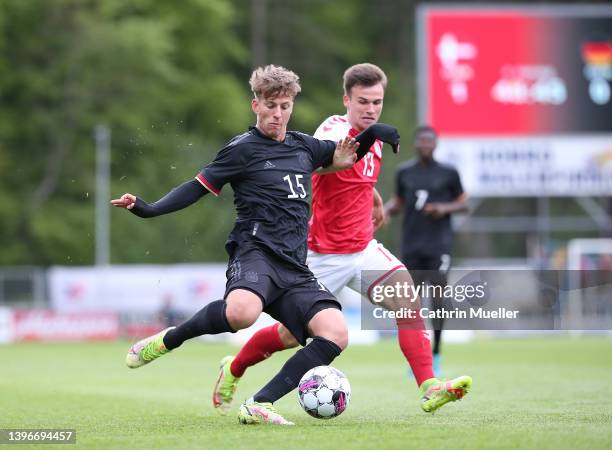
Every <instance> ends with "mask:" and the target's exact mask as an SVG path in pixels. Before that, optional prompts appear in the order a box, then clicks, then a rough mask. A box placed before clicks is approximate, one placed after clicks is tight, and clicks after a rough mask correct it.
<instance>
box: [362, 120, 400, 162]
mask: <svg viewBox="0 0 612 450" xmlns="http://www.w3.org/2000/svg"><path fill="white" fill-rule="evenodd" d="M376 139H379V140H381V141H383V142H385V143H387V144H389V145H390V146H391V148H392V149H393V153H398V152H399V144H400V135H399V133H398V131H397V128H395V127H392V126H391V125H387V124H386V123H375V124H374V125H370V126H369V127H368V128H366V129H365V130H363V131H362V132H361V133H359V134H358V135H357V136H356V137H355V140H356V141H357V142H359V149H358V150H357V161H359V160H360V159H361V158H363V157H364V156H365V155H366V153H368V152H369V151H370V147H372V145H373V144H374V142H376Z"/></svg>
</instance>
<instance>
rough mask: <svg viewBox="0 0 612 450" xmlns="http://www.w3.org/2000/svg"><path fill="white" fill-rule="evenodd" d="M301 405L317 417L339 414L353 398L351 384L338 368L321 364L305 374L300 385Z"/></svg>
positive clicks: (330, 416) (329, 416)
mask: <svg viewBox="0 0 612 450" xmlns="http://www.w3.org/2000/svg"><path fill="white" fill-rule="evenodd" d="M298 398H299V401H300V405H301V406H302V408H304V411H306V412H307V413H308V414H310V415H311V416H312V417H316V418H317V419H331V418H333V417H336V416H339V415H340V414H342V412H343V411H344V410H345V409H346V408H347V407H348V405H349V402H350V400H351V385H350V384H349V381H348V379H347V378H346V377H345V376H344V374H343V373H342V372H340V371H339V370H338V369H334V368H333V367H330V366H319V367H315V368H314V369H310V370H309V371H308V372H306V373H305V374H304V376H303V377H302V379H301V380H300V384H299V385H298Z"/></svg>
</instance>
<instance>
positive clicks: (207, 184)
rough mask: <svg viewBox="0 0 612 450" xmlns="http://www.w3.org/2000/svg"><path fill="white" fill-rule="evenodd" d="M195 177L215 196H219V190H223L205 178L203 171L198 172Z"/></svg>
mask: <svg viewBox="0 0 612 450" xmlns="http://www.w3.org/2000/svg"><path fill="white" fill-rule="evenodd" d="M195 178H196V180H198V181H199V182H200V184H201V185H202V186H204V187H205V188H206V189H208V190H209V191H210V193H211V194H212V195H214V196H215V197H218V196H219V192H221V191H220V190H219V189H215V187H214V186H213V185H212V184H211V183H210V181H208V180H207V179H206V178H204V176H203V175H202V174H201V173H199V174H197V175H196V177H195Z"/></svg>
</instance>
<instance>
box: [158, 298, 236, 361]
mask: <svg viewBox="0 0 612 450" xmlns="http://www.w3.org/2000/svg"><path fill="white" fill-rule="evenodd" d="M226 332H229V333H235V330H233V329H232V327H231V326H230V324H229V322H228V321H227V317H226V315H225V300H216V301H214V302H211V303H209V304H208V305H206V306H205V307H204V308H202V309H201V310H199V311H198V312H197V313H195V314H194V316H193V317H192V318H191V319H189V320H188V321H186V322H184V323H182V324H180V325H179V326H178V327H176V328H173V329H172V330H170V331H168V332H167V333H166V335H165V336H164V345H165V346H166V348H167V349H168V350H172V349H175V348H177V347H179V346H180V345H181V344H182V343H183V342H185V341H186V340H187V339H191V338H194V337H197V336H202V335H204V334H219V333H226Z"/></svg>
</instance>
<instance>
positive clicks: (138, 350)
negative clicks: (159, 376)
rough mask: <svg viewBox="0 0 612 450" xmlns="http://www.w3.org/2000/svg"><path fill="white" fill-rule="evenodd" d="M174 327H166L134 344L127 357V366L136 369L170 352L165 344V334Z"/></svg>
mask: <svg viewBox="0 0 612 450" xmlns="http://www.w3.org/2000/svg"><path fill="white" fill-rule="evenodd" d="M172 328H174V327H169V328H166V329H165V330H163V331H160V332H159V333H157V334H154V335H153V336H149V337H147V338H144V339H142V340H140V341H138V342H136V343H135V344H134V345H132V347H131V348H130V349H129V351H128V354H127V356H126V357H125V363H126V364H127V366H128V367H129V368H130V369H136V368H138V367H141V366H144V365H145V364H149V363H150V362H151V361H153V360H154V359H157V358H159V357H160V356H162V355H165V354H166V353H168V352H169V351H170V350H168V349H167V348H166V346H165V345H164V336H165V335H166V333H167V332H168V331H169V330H171V329H172Z"/></svg>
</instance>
